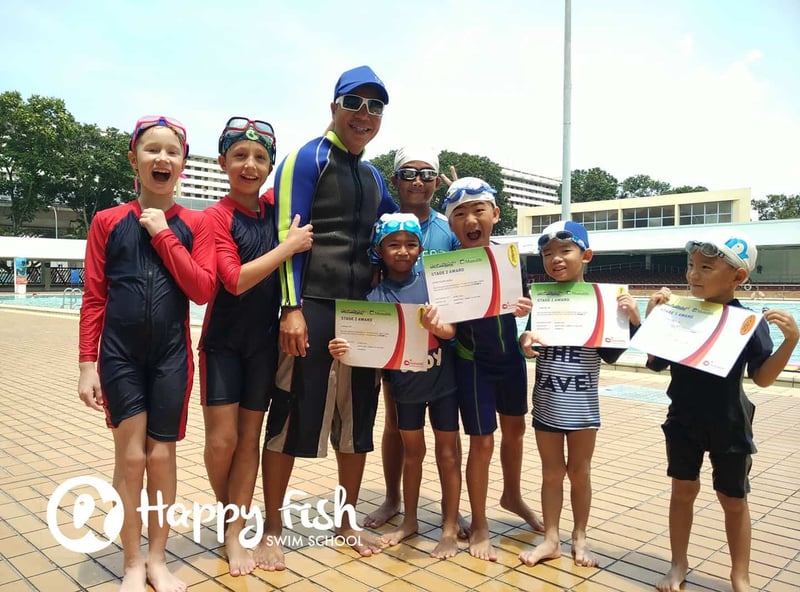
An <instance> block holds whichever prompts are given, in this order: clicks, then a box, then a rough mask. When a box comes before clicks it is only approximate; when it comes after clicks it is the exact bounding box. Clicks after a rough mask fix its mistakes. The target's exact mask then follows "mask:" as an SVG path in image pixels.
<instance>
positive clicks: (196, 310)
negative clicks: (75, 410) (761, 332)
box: [0, 294, 800, 365]
mask: <svg viewBox="0 0 800 592" xmlns="http://www.w3.org/2000/svg"><path fill="white" fill-rule="evenodd" d="M81 300H82V299H81V296H80V295H78V296H70V295H63V294H26V295H25V296H16V295H14V294H2V295H0V306H3V305H10V306H24V307H31V308H46V309H51V310H74V311H75V312H78V311H79V310H80V308H81ZM636 303H637V305H638V306H639V313H640V314H641V315H642V318H644V311H645V308H646V307H647V298H637V299H636ZM744 304H745V306H747V307H748V308H752V309H753V310H761V309H762V308H781V309H783V310H788V311H789V312H791V313H792V315H794V318H795V321H797V322H798V323H800V300H758V301H748V302H745V303H744ZM189 305H190V306H189V320H190V322H191V324H192V325H202V324H203V315H204V314H205V311H206V305H205V304H204V305H202V306H198V305H197V304H195V303H194V302H190V303H189ZM527 322H528V321H527V318H522V319H518V320H517V326H518V327H519V329H520V331H522V330H523V329H524V328H525V324H526V323H527ZM769 334H770V337H772V341H773V343H775V344H780V343H782V342H783V334H782V333H781V332H780V330H778V328H777V327H775V326H774V325H770V326H769ZM627 354H634V355H636V354H638V355H644V352H641V351H639V350H637V349H636V348H630V349H628V351H627V352H626V355H627ZM789 362H790V363H791V364H798V365H800V344H798V346H797V347H795V348H794V351H793V352H792V356H791V357H790V358H789Z"/></svg>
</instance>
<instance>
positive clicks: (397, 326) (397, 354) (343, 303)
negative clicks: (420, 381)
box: [334, 300, 428, 372]
mask: <svg viewBox="0 0 800 592" xmlns="http://www.w3.org/2000/svg"><path fill="white" fill-rule="evenodd" d="M420 308H422V305H420V304H395V303H391V302H365V301H363V300H337V301H336V325H335V331H334V332H335V335H336V337H341V338H343V339H346V340H347V342H348V343H349V344H350V351H349V352H347V354H345V356H344V357H343V358H342V362H344V363H345V364H347V365H348V366H363V367H365V368H385V369H387V370H408V371H410V372H425V371H426V370H427V369H428V331H427V330H426V329H424V328H423V327H422V326H421V325H420V323H419V309H420Z"/></svg>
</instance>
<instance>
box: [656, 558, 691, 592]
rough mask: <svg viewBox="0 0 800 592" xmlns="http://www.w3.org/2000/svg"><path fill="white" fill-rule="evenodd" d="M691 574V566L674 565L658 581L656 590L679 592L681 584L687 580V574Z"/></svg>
mask: <svg viewBox="0 0 800 592" xmlns="http://www.w3.org/2000/svg"><path fill="white" fill-rule="evenodd" d="M687 573H689V566H688V565H687V564H685V563H683V564H674V563H673V564H672V567H670V568H669V571H668V572H667V573H666V575H665V576H664V577H663V578H661V579H660V580H658V582H657V583H656V588H657V589H658V590H660V592H678V591H679V590H680V589H681V584H682V583H683V581H684V580H685V579H686V574H687Z"/></svg>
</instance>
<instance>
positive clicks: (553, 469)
mask: <svg viewBox="0 0 800 592" xmlns="http://www.w3.org/2000/svg"><path fill="white" fill-rule="evenodd" d="M539 254H540V255H541V257H542V263H543V264H544V270H545V272H547V275H549V276H550V277H551V278H553V279H554V280H555V281H556V282H570V283H572V282H583V281H584V279H583V270H584V267H585V266H586V264H587V263H589V261H591V260H592V250H591V249H590V248H589V233H588V232H587V231H586V228H585V227H584V226H583V225H582V224H579V223H578V222H573V221H571V220H567V221H561V222H555V223H554V224H551V225H550V226H548V227H547V228H545V229H544V232H543V233H542V235H541V236H540V237H539ZM617 304H618V306H619V308H620V310H622V311H623V313H624V314H625V315H627V317H628V319H629V325H630V331H631V333H633V332H635V331H636V329H637V328H638V327H639V324H640V318H639V310H638V309H637V308H636V302H635V301H634V299H633V297H632V296H631V295H630V294H628V293H627V292H626V293H623V294H619V295H618V296H617ZM534 314H535V311H534ZM537 343H538V342H537ZM541 345H546V344H541ZM623 351H625V350H624V349H619V348H593V347H583V346H571V345H569V346H550V347H543V348H541V350H540V351H539V352H538V357H537V358H536V384H535V385H534V387H533V428H534V430H535V432H536V445H537V447H538V448H539V456H540V458H541V460H542V517H543V518H544V541H542V542H541V543H539V544H538V545H537V546H536V547H534V548H532V549H528V550H526V551H523V552H522V553H520V555H519V558H520V559H521V560H522V562H523V563H525V564H526V565H529V566H531V565H536V564H537V563H539V562H540V561H543V560H546V559H555V558H557V557H560V556H561V540H560V537H559V520H560V518H561V508H562V505H563V502H564V477H565V476H568V477H569V482H570V498H571V502H572V516H573V527H572V558H573V560H574V561H575V565H578V566H583V567H596V566H597V559H596V558H595V556H594V555H593V554H592V552H591V550H590V548H589V544H588V542H587V540H586V525H587V524H588V522H589V510H590V508H591V503H592V482H591V466H592V455H593V454H594V445H595V440H596V438H597V430H598V429H599V428H600V401H599V397H598V394H597V383H598V379H599V377H600V361H601V360H603V361H604V362H606V363H609V364H613V363H614V362H616V361H617V359H618V358H619V357H620V356H621V355H622V352H623ZM565 441H566V443H567V451H568V453H567V457H566V458H565V457H564V442H565Z"/></svg>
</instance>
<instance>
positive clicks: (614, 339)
mask: <svg viewBox="0 0 800 592" xmlns="http://www.w3.org/2000/svg"><path fill="white" fill-rule="evenodd" d="M627 291H628V287H627V286H625V285H620V284H589V283H586V282H563V283H560V282H559V283H549V284H538V283H537V284H531V300H532V301H533V310H532V311H531V330H532V331H533V332H534V333H536V334H537V335H538V336H539V338H540V339H541V340H542V343H545V344H547V345H577V346H583V347H617V348H627V347H628V343H629V341H630V331H629V329H628V315H626V314H625V313H624V312H623V311H621V310H620V309H619V306H617V296H618V295H619V294H624V293H625V292H627Z"/></svg>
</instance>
